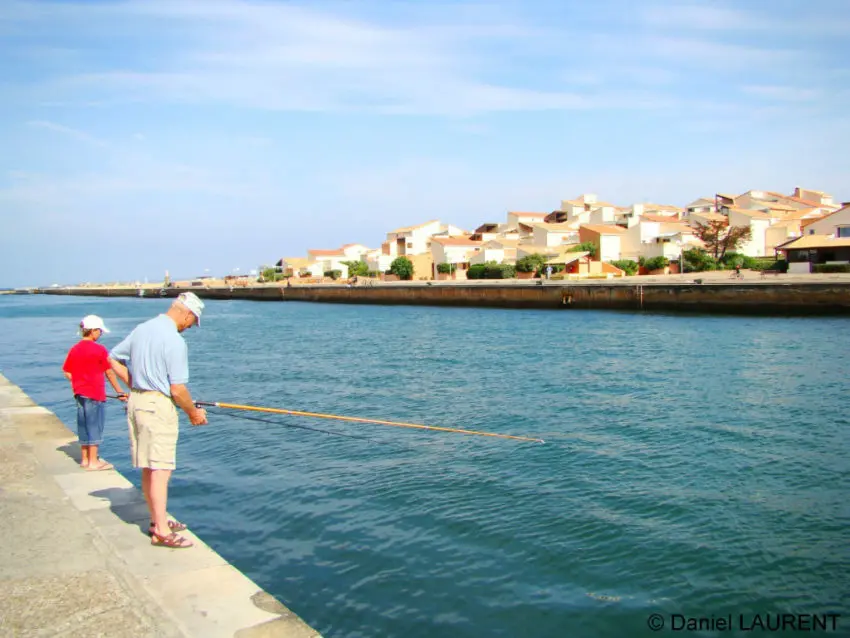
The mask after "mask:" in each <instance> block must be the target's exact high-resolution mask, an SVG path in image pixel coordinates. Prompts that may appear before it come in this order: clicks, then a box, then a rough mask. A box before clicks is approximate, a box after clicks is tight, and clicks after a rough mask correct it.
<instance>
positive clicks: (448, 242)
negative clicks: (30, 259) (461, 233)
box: [431, 237, 483, 246]
mask: <svg viewBox="0 0 850 638" xmlns="http://www.w3.org/2000/svg"><path fill="white" fill-rule="evenodd" d="M431 241H433V242H437V243H438V244H440V245H442V246H480V245H481V244H482V243H483V242H480V241H475V240H472V239H470V238H469V237H432V238H431Z"/></svg>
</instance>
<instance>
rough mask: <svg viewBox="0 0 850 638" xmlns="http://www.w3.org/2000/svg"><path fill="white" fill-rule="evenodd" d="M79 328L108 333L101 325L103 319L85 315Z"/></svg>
mask: <svg viewBox="0 0 850 638" xmlns="http://www.w3.org/2000/svg"><path fill="white" fill-rule="evenodd" d="M80 328H82V329H83V330H102V331H103V332H109V330H107V329H106V326H104V325H103V319H101V318H100V317H98V316H97V315H86V316H85V317H83V320H82V321H81V322H80Z"/></svg>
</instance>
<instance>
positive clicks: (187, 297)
mask: <svg viewBox="0 0 850 638" xmlns="http://www.w3.org/2000/svg"><path fill="white" fill-rule="evenodd" d="M177 301H179V302H180V303H182V304H183V305H184V306H186V307H187V308H188V309H189V310H190V311H191V313H192V314H193V315H195V316H196V317H197V318H198V325H199V326H200V325H201V313H202V312H203V311H204V302H203V301H201V300H200V298H199V297H198V295H196V294H195V293H194V292H181V293H180V295H179V296H178V297H177Z"/></svg>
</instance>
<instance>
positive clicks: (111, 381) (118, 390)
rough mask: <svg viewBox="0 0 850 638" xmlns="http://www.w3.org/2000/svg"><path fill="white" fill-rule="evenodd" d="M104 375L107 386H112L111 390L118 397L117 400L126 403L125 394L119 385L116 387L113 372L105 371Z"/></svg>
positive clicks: (116, 382) (116, 380)
mask: <svg viewBox="0 0 850 638" xmlns="http://www.w3.org/2000/svg"><path fill="white" fill-rule="evenodd" d="M105 374H106V378H107V379H109V384H110V385H111V386H112V389H113V390H115V393H116V394H117V395H118V398H119V399H121V400H122V401H126V400H127V393H126V392H124V389H123V388H122V387H121V386H120V385H118V377H117V376H116V374H115V372H113V371H112V370H107V371H106V372H105ZM127 385H128V386H129V385H130V384H129V383H128V384H127Z"/></svg>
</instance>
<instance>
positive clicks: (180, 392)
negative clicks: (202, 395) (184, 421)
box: [171, 383, 207, 425]
mask: <svg viewBox="0 0 850 638" xmlns="http://www.w3.org/2000/svg"><path fill="white" fill-rule="evenodd" d="M171 398H172V400H173V401H174V403H175V404H176V405H177V407H178V408H180V409H181V410H183V412H185V413H186V416H188V417H189V421H190V422H191V423H192V425H206V423H207V411H206V410H202V409H201V408H198V407H196V406H195V402H194V401H192V395H191V394H190V393H189V388H187V387H186V385H185V384H183V383H172V384H171Z"/></svg>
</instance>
